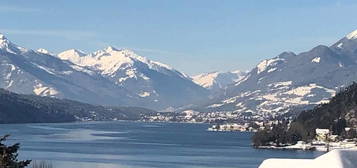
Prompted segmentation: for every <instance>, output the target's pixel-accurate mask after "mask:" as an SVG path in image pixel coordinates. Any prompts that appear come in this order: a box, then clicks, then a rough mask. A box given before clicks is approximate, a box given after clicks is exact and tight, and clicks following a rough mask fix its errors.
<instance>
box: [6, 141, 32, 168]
mask: <svg viewBox="0 0 357 168" xmlns="http://www.w3.org/2000/svg"><path fill="white" fill-rule="evenodd" d="M8 137H9V135H5V136H3V137H2V138H0V167H1V168H24V167H26V166H27V165H29V164H30V162H31V160H24V161H19V160H18V159H17V157H18V153H17V151H18V150H19V148H20V144H19V143H16V144H14V145H10V146H7V145H5V144H4V143H3V142H4V141H6V139H7V138H8Z"/></svg>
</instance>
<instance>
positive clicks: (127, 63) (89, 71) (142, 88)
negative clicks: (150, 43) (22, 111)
mask: <svg viewBox="0 0 357 168" xmlns="http://www.w3.org/2000/svg"><path fill="white" fill-rule="evenodd" d="M0 87H1V88H5V89H8V90H10V91H13V92H17V93H25V94H36V95H41V96H51V97H59V98H68V99H74V100H79V101H83V102H89V103H93V104H103V105H127V106H129V105H130V106H141V107H148V108H153V109H163V108H167V107H171V106H173V107H175V106H180V105H185V104H189V103H193V102H195V101H200V100H202V99H205V98H207V96H208V91H207V90H206V89H205V88H202V87H200V86H199V85H197V84H195V83H193V82H192V81H191V79H190V78H189V77H187V76H186V75H184V74H183V73H180V72H178V71H176V70H174V69H173V68H170V67H169V66H167V65H164V64H161V63H158V62H154V61H151V60H148V59H146V58H145V57H141V56H138V55H136V54H135V53H134V52H132V51H130V50H125V49H124V50H118V49H115V48H113V47H108V48H106V49H104V50H99V51H97V52H94V53H90V54H85V53H84V52H81V51H79V50H68V51H65V52H62V53H60V54H58V55H54V54H51V53H50V52H48V51H47V50H45V49H39V50H37V51H33V50H29V49H25V48H22V47H19V46H17V45H15V44H13V43H11V42H10V41H9V40H8V39H7V38H6V37H4V36H3V35H0Z"/></svg>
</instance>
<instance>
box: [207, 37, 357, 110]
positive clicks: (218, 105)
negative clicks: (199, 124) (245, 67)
mask: <svg viewBox="0 0 357 168" xmlns="http://www.w3.org/2000/svg"><path fill="white" fill-rule="evenodd" d="M356 32H357V31H354V32H352V33H350V34H348V35H347V36H346V37H344V38H342V39H341V40H340V41H338V42H337V43H336V44H334V45H332V46H330V47H327V46H323V45H320V46H317V47H315V48H313V49H311V50H310V51H307V52H303V53H300V54H295V53H292V52H284V53H282V54H280V55H279V56H277V57H274V58H271V59H267V60H263V61H261V62H260V63H259V64H257V66H256V67H255V68H254V69H252V70H251V71H250V72H249V73H248V74H247V75H246V76H245V77H244V78H243V79H241V80H240V81H238V82H236V83H235V84H234V85H233V86H229V87H228V88H227V89H226V92H225V93H226V94H225V96H223V97H221V98H220V100H219V101H216V102H214V103H210V104H208V105H206V106H204V107H203V108H202V109H201V110H203V111H234V112H236V113H245V114H247V115H251V114H255V115H260V116H263V117H269V116H274V115H276V114H281V113H285V112H287V111H288V110H291V109H293V108H295V107H302V106H311V105H316V104H320V103H326V102H328V100H329V98H331V97H332V96H334V95H335V93H336V91H339V89H340V88H341V87H344V86H347V85H349V84H351V83H352V82H353V81H356V80H357V73H356V72H357V38H356V37H355V36H356Z"/></svg>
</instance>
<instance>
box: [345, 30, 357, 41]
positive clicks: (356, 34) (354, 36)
mask: <svg viewBox="0 0 357 168" xmlns="http://www.w3.org/2000/svg"><path fill="white" fill-rule="evenodd" d="M346 38H347V39H350V40H353V39H357V30H355V31H353V32H351V33H349V34H348V35H347V36H346Z"/></svg>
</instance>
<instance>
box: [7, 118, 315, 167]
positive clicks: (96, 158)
mask: <svg viewBox="0 0 357 168" xmlns="http://www.w3.org/2000/svg"><path fill="white" fill-rule="evenodd" d="M207 128H208V125H207V124H181V123H140V122H125V121H116V122H84V123H61V124H13V125H0V130H1V134H11V135H12V136H11V138H10V141H9V143H14V142H20V143H21V149H20V157H21V158H22V159H32V160H48V161H50V162H51V163H52V164H53V165H54V168H144V167H145V168H257V167H258V165H259V164H260V163H261V162H262V161H263V160H264V159H266V158H272V157H274V158H315V157H317V156H319V155H321V154H322V153H320V152H304V151H277V150H258V149H253V148H251V147H250V136H251V134H250V133H240V132H209V131H206V130H207Z"/></svg>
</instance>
